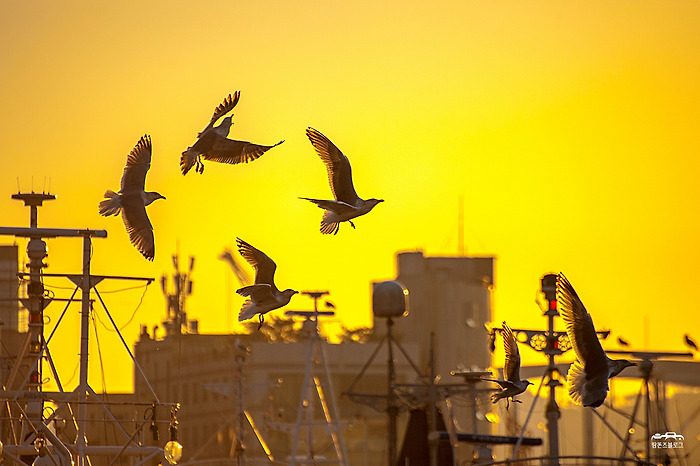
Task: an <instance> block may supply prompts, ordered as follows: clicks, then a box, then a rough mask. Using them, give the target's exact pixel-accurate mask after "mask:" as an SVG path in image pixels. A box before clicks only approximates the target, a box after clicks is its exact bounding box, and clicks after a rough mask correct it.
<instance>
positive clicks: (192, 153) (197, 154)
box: [180, 91, 284, 175]
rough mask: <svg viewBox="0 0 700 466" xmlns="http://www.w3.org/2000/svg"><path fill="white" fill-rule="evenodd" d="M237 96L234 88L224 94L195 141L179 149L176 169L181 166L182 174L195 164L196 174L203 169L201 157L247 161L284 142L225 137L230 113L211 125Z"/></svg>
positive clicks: (227, 160) (219, 160)
mask: <svg viewBox="0 0 700 466" xmlns="http://www.w3.org/2000/svg"><path fill="white" fill-rule="evenodd" d="M240 97H241V92H240V91H236V92H235V93H234V94H233V97H231V94H229V95H228V97H226V98H225V99H224V101H223V102H222V103H221V104H219V106H218V107H216V109H215V110H214V114H213V115H212V117H211V121H209V124H208V125H207V127H206V128H204V130H202V132H201V133H199V134H198V135H197V141H195V143H194V144H193V145H192V146H190V147H188V148H187V150H186V151H184V152H183V153H182V156H181V157H180V170H182V174H183V175H186V174H187V172H189V171H190V169H191V168H192V167H195V168H194V170H195V171H196V172H198V173H200V174H202V173H204V162H202V159H205V160H212V161H214V162H219V163H229V164H232V165H235V164H238V163H248V162H250V161H253V160H255V159H257V158H258V157H260V156H261V155H263V154H264V153H265V152H267V151H268V150H270V149H272V148H273V147H275V146H278V145H280V144H282V143H283V142H284V141H280V142H278V143H277V144H274V145H272V146H261V145H259V144H252V143H250V142H248V141H236V140H233V139H228V138H227V136H228V133H229V130H230V129H231V125H232V124H233V123H232V122H231V118H232V116H233V115H231V116H227V117H225V118H224V119H223V120H221V124H220V125H219V126H214V123H216V122H217V121H218V120H219V118H221V117H222V116H224V115H226V114H227V113H228V112H230V111H231V110H233V108H234V107H235V106H236V104H237V103H238V99H240Z"/></svg>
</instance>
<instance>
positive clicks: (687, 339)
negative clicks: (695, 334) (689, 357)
mask: <svg viewBox="0 0 700 466" xmlns="http://www.w3.org/2000/svg"><path fill="white" fill-rule="evenodd" d="M683 342H684V343H685V344H686V345H687V346H688V348H690V349H691V350H693V351H697V350H698V345H697V344H696V343H695V341H694V340H693V339H692V338H690V335H688V334H687V333H686V334H685V335H683Z"/></svg>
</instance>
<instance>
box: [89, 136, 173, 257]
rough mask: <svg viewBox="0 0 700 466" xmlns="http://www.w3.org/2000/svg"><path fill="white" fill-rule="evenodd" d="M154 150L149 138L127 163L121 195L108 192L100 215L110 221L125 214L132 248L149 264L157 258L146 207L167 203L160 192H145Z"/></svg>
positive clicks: (142, 140) (143, 141)
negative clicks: (158, 201)
mask: <svg viewBox="0 0 700 466" xmlns="http://www.w3.org/2000/svg"><path fill="white" fill-rule="evenodd" d="M151 150H152V149H151V137H150V136H149V135H147V134H146V135H144V136H143V137H142V138H141V139H140V140H139V142H138V143H137V144H136V147H134V148H133V149H132V150H131V153H130V154H129V156H128V157H127V159H126V167H124V174H123V175H122V188H121V190H120V191H119V193H115V192H114V191H112V190H111V189H108V190H107V191H106V192H105V195H104V197H105V199H104V200H102V201H100V215H103V216H105V217H107V216H110V215H119V213H121V214H122V220H123V221H124V226H125V227H126V232H127V233H128V234H129V239H130V240H131V244H133V245H134V246H135V247H136V249H138V250H139V252H140V253H141V254H143V257H145V258H146V259H148V260H149V261H152V260H153V258H154V257H155V255H156V246H155V240H154V239H153V225H151V222H150V220H148V215H146V206H147V205H149V204H150V203H151V202H153V201H155V200H156V199H165V196H163V195H161V194H159V193H157V192H154V191H144V185H145V182H146V173H148V169H149V168H150V167H151Z"/></svg>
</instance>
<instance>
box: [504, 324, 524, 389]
mask: <svg viewBox="0 0 700 466" xmlns="http://www.w3.org/2000/svg"><path fill="white" fill-rule="evenodd" d="M502 335H503V348H504V349H505V350H506V362H505V364H504V366H503V378H504V379H506V380H508V381H510V382H513V383H517V382H520V351H519V350H518V342H517V341H515V336H514V335H513V331H512V330H511V329H510V327H508V324H506V323H505V322H503V332H502Z"/></svg>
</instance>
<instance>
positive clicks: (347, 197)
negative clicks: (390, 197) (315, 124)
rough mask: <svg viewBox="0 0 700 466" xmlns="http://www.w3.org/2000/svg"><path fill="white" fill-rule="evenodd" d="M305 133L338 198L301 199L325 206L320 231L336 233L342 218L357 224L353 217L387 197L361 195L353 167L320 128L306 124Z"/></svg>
mask: <svg viewBox="0 0 700 466" xmlns="http://www.w3.org/2000/svg"><path fill="white" fill-rule="evenodd" d="M306 135H307V136H308V138H309V140H310V141H311V144H312V145H313V146H314V149H316V152H317V153H318V155H319V157H321V160H322V161H323V163H324V164H325V165H326V170H327V171H328V181H329V182H330V185H331V191H332V192H333V197H334V198H335V200H323V199H310V198H308V197H302V198H300V199H304V200H307V201H311V202H313V203H314V204H316V205H317V206H319V207H320V208H322V209H324V212H323V218H322V219H321V233H323V234H324V235H328V234H330V233H333V234H334V235H335V234H337V233H338V230H339V229H340V222H349V223H350V226H352V227H353V228H355V224H354V223H352V219H353V218H355V217H359V216H360V215H364V214H366V213H367V212H369V211H370V210H372V209H373V208H374V206H376V205H377V204H379V203H380V202H384V200H383V199H374V198H372V199H367V200H365V199H361V198H360V197H359V196H358V195H357V193H356V192H355V187H354V186H353V184H352V169H351V168H350V161H349V160H348V158H347V157H346V156H345V155H343V153H342V152H340V149H338V148H337V147H336V146H335V145H334V144H333V143H332V142H331V141H330V139H328V138H327V137H326V136H324V135H323V134H321V133H320V132H319V131H316V130H315V129H313V128H307V129H306Z"/></svg>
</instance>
